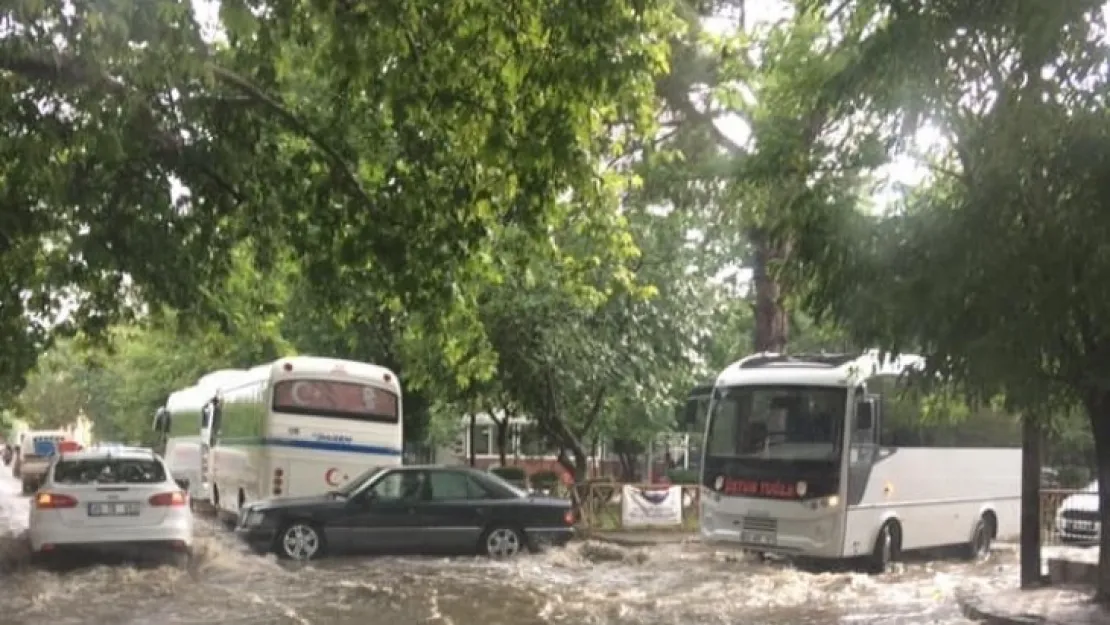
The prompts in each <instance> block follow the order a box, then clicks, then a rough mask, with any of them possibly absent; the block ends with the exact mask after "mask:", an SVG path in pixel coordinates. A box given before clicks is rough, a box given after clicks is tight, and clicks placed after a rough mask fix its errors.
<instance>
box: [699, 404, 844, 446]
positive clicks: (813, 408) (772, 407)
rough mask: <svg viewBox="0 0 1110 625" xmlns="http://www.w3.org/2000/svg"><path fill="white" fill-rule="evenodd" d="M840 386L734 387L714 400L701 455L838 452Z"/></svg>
mask: <svg viewBox="0 0 1110 625" xmlns="http://www.w3.org/2000/svg"><path fill="white" fill-rule="evenodd" d="M845 400H846V391H845V389H843V388H835V387H807V386H782V387H734V388H731V389H728V390H727V391H725V392H723V393H722V395H721V397H720V398H719V399H718V400H717V401H716V402H714V405H713V409H712V415H711V421H710V424H709V432H708V436H707V448H706V456H707V457H711V458H724V457H732V458H765V459H769V460H829V459H835V458H838V457H839V455H840V447H841V446H840V443H841V438H840V437H841V433H842V432H843V423H844V406H845Z"/></svg>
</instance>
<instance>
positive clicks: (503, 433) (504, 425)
mask: <svg viewBox="0 0 1110 625" xmlns="http://www.w3.org/2000/svg"><path fill="white" fill-rule="evenodd" d="M493 422H494V424H496V426H497V457H498V460H500V462H501V466H503V467H504V466H508V464H507V462H506V457H507V456H508V453H507V452H506V450H505V448H506V447H508V446H509V419H508V418H504V419H494V420H493Z"/></svg>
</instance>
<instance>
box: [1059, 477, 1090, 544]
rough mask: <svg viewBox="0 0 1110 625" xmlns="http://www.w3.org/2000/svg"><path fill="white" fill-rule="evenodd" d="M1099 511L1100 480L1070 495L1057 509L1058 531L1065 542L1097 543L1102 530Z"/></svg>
mask: <svg viewBox="0 0 1110 625" xmlns="http://www.w3.org/2000/svg"><path fill="white" fill-rule="evenodd" d="M1100 525H1101V524H1100V523H1099V512H1098V480H1095V481H1094V482H1091V483H1090V484H1088V485H1087V486H1086V488H1084V489H1083V490H1082V491H1080V492H1078V493H1075V494H1074V495H1068V496H1067V497H1066V498H1065V499H1064V501H1063V503H1061V504H1060V509H1059V510H1057V511H1056V532H1057V533H1058V534H1059V535H1060V538H1061V539H1062V540H1063V541H1064V542H1069V543H1096V542H1098V537H1099V533H1100V530H1101V527H1100Z"/></svg>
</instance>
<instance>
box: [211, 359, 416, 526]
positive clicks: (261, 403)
mask: <svg viewBox="0 0 1110 625" xmlns="http://www.w3.org/2000/svg"><path fill="white" fill-rule="evenodd" d="M402 425H403V421H402V416H401V385H400V382H399V381H398V380H397V376H396V375H395V374H394V373H393V372H392V371H390V370H388V369H386V368H384V367H379V366H377V365H372V364H367V363H361V362H354V361H349V360H336V359H331V358H317V357H312V356H299V357H292V358H282V359H280V360H277V361H275V362H273V363H270V364H267V365H262V366H258V367H255V368H253V369H251V370H250V373H249V374H248V376H247V377H245V378H243V379H242V380H239V381H237V382H236V383H233V384H229V385H226V386H223V387H221V389H220V392H219V396H218V398H217V402H216V409H215V414H214V418H213V427H212V430H211V439H210V440H211V447H210V449H209V452H208V453H209V456H210V462H209V466H210V467H211V472H212V473H211V480H212V503H213V504H214V505H215V506H216V509H217V511H218V513H219V514H220V516H223V517H225V518H226V517H230V516H233V515H234V516H237V515H238V511H239V508H240V507H242V506H243V505H244V504H246V503H249V502H252V501H256V500H258V499H265V498H269V497H298V496H308V495H318V494H322V493H325V492H327V491H329V490H334V489H336V488H338V487H339V486H342V485H343V484H344V483H345V482H346V481H347V480H349V479H352V478H354V477H356V476H357V475H359V474H360V473H362V472H363V471H364V470H366V469H367V468H369V467H373V466H388V465H399V464H401V452H402V441H403V434H402Z"/></svg>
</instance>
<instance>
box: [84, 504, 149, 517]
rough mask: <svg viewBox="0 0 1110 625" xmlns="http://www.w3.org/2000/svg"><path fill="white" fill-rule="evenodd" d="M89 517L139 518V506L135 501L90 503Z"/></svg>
mask: <svg viewBox="0 0 1110 625" xmlns="http://www.w3.org/2000/svg"><path fill="white" fill-rule="evenodd" d="M89 516H139V504H138V502H134V501H125V502H101V503H90V504H89Z"/></svg>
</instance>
